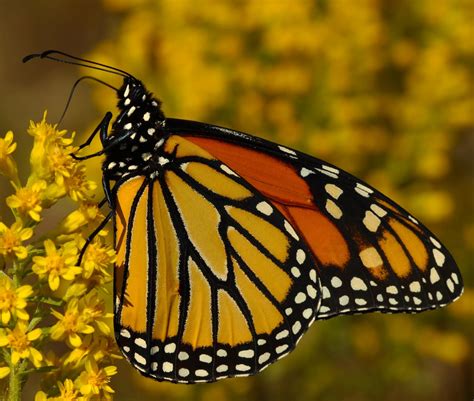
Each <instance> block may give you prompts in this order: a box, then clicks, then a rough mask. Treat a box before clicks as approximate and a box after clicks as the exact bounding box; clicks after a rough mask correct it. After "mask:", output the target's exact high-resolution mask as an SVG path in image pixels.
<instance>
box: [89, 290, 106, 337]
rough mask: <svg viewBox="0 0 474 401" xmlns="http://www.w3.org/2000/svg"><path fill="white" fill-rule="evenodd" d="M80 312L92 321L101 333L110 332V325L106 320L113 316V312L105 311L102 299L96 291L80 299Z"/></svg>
mask: <svg viewBox="0 0 474 401" xmlns="http://www.w3.org/2000/svg"><path fill="white" fill-rule="evenodd" d="M82 307H83V309H82V314H83V316H84V317H85V318H86V320H87V321H90V322H93V323H94V324H95V325H96V326H97V328H98V329H99V331H101V332H102V333H103V334H105V335H108V334H110V327H109V325H108V324H107V323H106V320H108V319H110V318H111V317H112V316H113V313H107V312H106V311H105V303H104V300H103V299H101V298H100V297H99V295H98V294H97V293H96V292H92V293H89V294H88V295H87V296H86V297H85V298H83V299H82Z"/></svg>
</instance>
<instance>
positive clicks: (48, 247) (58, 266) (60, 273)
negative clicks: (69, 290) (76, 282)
mask: <svg viewBox="0 0 474 401" xmlns="http://www.w3.org/2000/svg"><path fill="white" fill-rule="evenodd" d="M44 249H45V251H46V256H35V257H34V258H33V263H34V264H33V271H34V272H35V273H36V274H37V275H38V276H39V277H40V278H44V277H47V278H48V283H49V287H50V288H51V289H52V290H53V291H55V290H57V289H58V287H59V283H60V278H62V279H64V280H73V279H74V277H75V276H76V275H78V274H79V273H80V272H81V268H80V267H78V266H76V265H75V264H76V261H77V257H78V256H77V248H76V247H74V246H67V244H66V245H64V246H63V247H61V248H60V250H59V251H58V250H57V249H56V246H55V245H54V242H53V241H51V240H49V239H48V240H46V241H44Z"/></svg>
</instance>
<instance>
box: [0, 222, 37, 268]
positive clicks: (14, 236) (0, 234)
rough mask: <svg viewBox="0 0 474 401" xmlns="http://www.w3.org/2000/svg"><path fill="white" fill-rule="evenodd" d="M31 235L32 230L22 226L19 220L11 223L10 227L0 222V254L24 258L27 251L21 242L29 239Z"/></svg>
mask: <svg viewBox="0 0 474 401" xmlns="http://www.w3.org/2000/svg"><path fill="white" fill-rule="evenodd" d="M32 235H33V230H32V229H31V228H28V227H23V226H22V224H21V222H19V221H17V222H15V223H13V224H12V226H11V227H10V228H8V227H7V226H6V225H5V224H3V223H2V222H0V255H4V256H6V257H13V256H16V257H17V258H18V259H25V258H26V257H27V256H28V251H27V248H26V247H25V246H23V245H22V242H23V241H26V240H28V239H30V238H31V237H32Z"/></svg>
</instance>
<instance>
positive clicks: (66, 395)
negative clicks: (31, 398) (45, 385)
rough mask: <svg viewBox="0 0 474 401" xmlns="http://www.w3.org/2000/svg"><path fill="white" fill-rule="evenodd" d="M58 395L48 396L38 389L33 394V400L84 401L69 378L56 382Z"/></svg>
mask: <svg viewBox="0 0 474 401" xmlns="http://www.w3.org/2000/svg"><path fill="white" fill-rule="evenodd" d="M58 390H59V395H58V396H57V397H48V396H47V395H46V393H45V392H43V391H38V392H37V393H36V395H35V401H85V399H84V397H83V396H82V395H81V394H80V393H79V391H78V390H77V389H76V388H75V387H74V382H73V381H72V380H71V379H66V380H65V381H64V383H61V382H58Z"/></svg>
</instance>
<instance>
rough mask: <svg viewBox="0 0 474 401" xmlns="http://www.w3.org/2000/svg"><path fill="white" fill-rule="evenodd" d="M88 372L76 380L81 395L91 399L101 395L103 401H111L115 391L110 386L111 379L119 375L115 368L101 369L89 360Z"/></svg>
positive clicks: (92, 360)
mask: <svg viewBox="0 0 474 401" xmlns="http://www.w3.org/2000/svg"><path fill="white" fill-rule="evenodd" d="M85 368H86V370H85V371H83V372H82V373H81V374H80V375H79V377H78V378H77V379H76V381H75V384H76V386H77V387H78V388H79V391H80V392H81V394H83V395H85V396H87V397H90V396H93V395H101V398H100V399H101V400H110V399H111V394H113V393H114V390H112V388H111V387H110V386H109V382H110V377H111V376H113V375H115V374H116V373H117V368H116V367H115V366H106V367H105V368H99V367H98V366H97V363H96V361H95V360H94V359H91V358H89V359H87V360H86V364H85Z"/></svg>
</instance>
